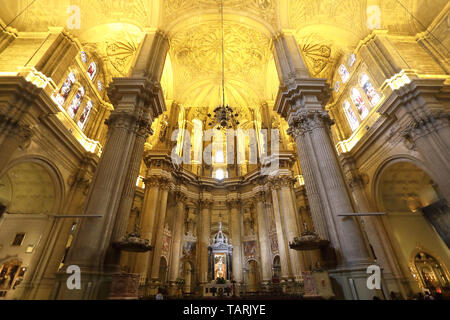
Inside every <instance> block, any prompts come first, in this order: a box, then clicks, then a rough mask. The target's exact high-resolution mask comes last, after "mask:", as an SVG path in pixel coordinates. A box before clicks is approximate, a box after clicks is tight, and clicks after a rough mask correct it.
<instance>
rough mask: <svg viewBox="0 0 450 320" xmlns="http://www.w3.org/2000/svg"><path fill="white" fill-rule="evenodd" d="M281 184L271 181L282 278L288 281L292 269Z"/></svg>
mask: <svg viewBox="0 0 450 320" xmlns="http://www.w3.org/2000/svg"><path fill="white" fill-rule="evenodd" d="M280 188H281V186H280V184H279V183H277V181H276V180H272V181H271V185H270V189H271V190H272V205H273V211H274V216H275V227H276V230H277V240H278V252H279V254H280V263H281V279H282V281H286V280H288V279H289V278H290V275H291V273H290V270H289V264H290V263H289V260H288V259H289V257H288V254H287V243H286V239H285V234H284V230H283V225H284V223H283V217H282V214H281V210H280V202H279V196H278V193H279V190H280Z"/></svg>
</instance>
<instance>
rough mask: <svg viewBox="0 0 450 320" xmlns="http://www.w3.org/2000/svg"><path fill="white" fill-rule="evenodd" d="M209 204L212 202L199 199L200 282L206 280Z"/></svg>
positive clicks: (209, 225) (209, 220)
mask: <svg viewBox="0 0 450 320" xmlns="http://www.w3.org/2000/svg"><path fill="white" fill-rule="evenodd" d="M211 205H212V202H211V201H209V200H206V199H202V200H201V201H200V208H201V228H200V234H199V237H198V243H199V250H200V268H199V269H200V283H203V284H204V283H207V282H208V271H209V270H208V264H209V262H208V246H209V238H210V235H211Z"/></svg>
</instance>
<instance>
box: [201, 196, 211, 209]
mask: <svg viewBox="0 0 450 320" xmlns="http://www.w3.org/2000/svg"><path fill="white" fill-rule="evenodd" d="M198 203H199V205H200V208H201V209H210V208H211V206H212V204H213V201H211V200H210V199H206V198H203V199H200V200H199V201H198Z"/></svg>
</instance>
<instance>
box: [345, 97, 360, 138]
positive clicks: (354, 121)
mask: <svg viewBox="0 0 450 320" xmlns="http://www.w3.org/2000/svg"><path fill="white" fill-rule="evenodd" d="M343 108H344V113H345V116H346V117H347V121H348V123H349V125H350V128H351V129H352V131H355V130H356V129H358V127H359V120H358V116H357V115H356V113H355V111H354V110H353V108H352V106H351V104H350V102H348V101H347V100H345V102H344V105H343Z"/></svg>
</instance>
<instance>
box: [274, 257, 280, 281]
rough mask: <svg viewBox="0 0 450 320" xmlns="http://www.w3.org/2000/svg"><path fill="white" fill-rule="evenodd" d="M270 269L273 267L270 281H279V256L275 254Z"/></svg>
mask: <svg viewBox="0 0 450 320" xmlns="http://www.w3.org/2000/svg"><path fill="white" fill-rule="evenodd" d="M272 269H273V275H272V282H273V283H279V282H280V278H281V262H280V256H275V258H274V259H273V265H272Z"/></svg>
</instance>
